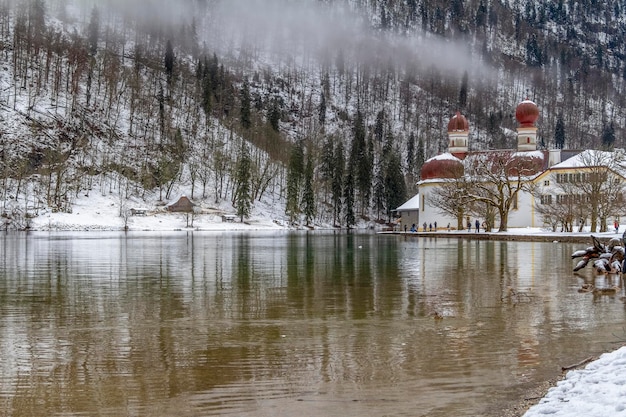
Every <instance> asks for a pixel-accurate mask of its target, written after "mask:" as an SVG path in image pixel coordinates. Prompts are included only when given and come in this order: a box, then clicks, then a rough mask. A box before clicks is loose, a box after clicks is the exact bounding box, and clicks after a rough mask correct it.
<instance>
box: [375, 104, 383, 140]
mask: <svg viewBox="0 0 626 417" xmlns="http://www.w3.org/2000/svg"><path fill="white" fill-rule="evenodd" d="M384 134H385V111H384V110H381V111H379V112H378V114H377V115H376V124H375V125H374V136H375V137H376V140H377V141H378V142H379V143H382V141H383V136H384Z"/></svg>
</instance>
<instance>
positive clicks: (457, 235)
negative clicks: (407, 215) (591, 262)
mask: <svg viewBox="0 0 626 417" xmlns="http://www.w3.org/2000/svg"><path fill="white" fill-rule="evenodd" d="M524 230H526V229H521V230H515V231H507V232H479V233H476V232H466V231H463V232H461V231H450V232H448V231H439V232H398V231H387V232H379V233H380V234H391V235H398V236H405V237H412V238H431V239H432V238H435V239H438V238H442V239H466V240H498V241H509V242H552V243H588V242H589V239H590V238H591V236H594V237H596V238H598V239H599V240H601V241H603V240H609V239H612V238H620V239H621V237H622V236H621V234H620V233H614V232H602V233H590V232H572V233H565V232H562V233H559V232H533V231H529V232H528V233H524Z"/></svg>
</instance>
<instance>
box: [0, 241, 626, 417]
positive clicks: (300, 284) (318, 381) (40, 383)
mask: <svg viewBox="0 0 626 417" xmlns="http://www.w3.org/2000/svg"><path fill="white" fill-rule="evenodd" d="M1 239H2V246H1V248H0V357H1V358H2V361H1V362H0V409H2V410H5V411H3V412H4V413H6V415H11V416H26V415H28V416H32V415H53V414H57V415H78V414H80V415H99V416H100V415H105V416H106V415H111V416H113V415H116V416H117V415H151V416H170V415H174V414H176V415H180V416H200V415H203V416H204V415H225V414H232V415H250V416H264V415H268V416H269V415H272V416H275V415H285V416H288V415H289V416H290V415H336V414H337V413H338V412H339V411H340V412H341V414H343V415H345V416H368V415H371V416H379V415H383V414H388V415H412V416H415V415H418V416H419V415H428V416H449V415H458V416H475V415H487V414H488V413H487V411H486V410H489V409H491V408H492V407H493V409H497V407H498V405H499V404H501V403H505V402H506V401H509V400H512V399H514V398H516V397H519V396H523V393H524V391H525V389H526V388H527V386H528V384H532V383H533V382H535V381H538V380H542V379H544V378H547V377H548V376H553V375H556V374H557V372H558V367H559V366H561V365H564V364H570V363H573V362H576V361H577V360H578V359H580V358H582V357H587V356H589V355H591V354H597V353H600V352H602V351H604V350H606V349H611V348H613V347H615V346H616V345H615V344H614V342H616V341H617V338H616V336H615V331H616V329H619V328H620V326H621V323H622V322H623V318H624V307H623V305H624V304H623V302H622V300H621V298H620V297H621V295H622V294H621V292H620V293H618V294H615V295H613V296H601V297H594V296H592V295H591V294H580V293H578V291H577V288H578V287H580V284H581V283H582V282H586V281H590V280H592V281H593V280H597V279H600V278H597V277H595V276H594V275H580V276H576V275H573V274H572V272H571V268H572V264H571V259H570V258H569V254H570V253H571V252H572V251H573V247H572V246H571V245H567V244H558V245H557V244H547V243H530V242H523V243H522V242H517V243H516V242H487V241H466V240H456V239H416V238H411V239H404V238H401V237H397V236H381V235H375V234H344V233H336V234H333V233H326V234H324V233H320V234H316V233H278V234H276V233H272V234H265V233H257V234H220V233H197V232H196V233H189V234H187V233H170V234H154V233H145V234H140V233H136V234H126V235H124V234H117V233H102V234H75V233H74V234H72V233H67V234H64V233H56V234H43V233H42V234H30V235H23V234H14V235H11V234H8V235H3V236H2V238H1ZM620 284H621V282H620ZM485 413H487V414H485ZM493 415H497V414H493Z"/></svg>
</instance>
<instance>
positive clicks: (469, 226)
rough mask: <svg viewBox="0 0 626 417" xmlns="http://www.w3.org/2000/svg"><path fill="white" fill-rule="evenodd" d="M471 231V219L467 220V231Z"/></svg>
mask: <svg viewBox="0 0 626 417" xmlns="http://www.w3.org/2000/svg"><path fill="white" fill-rule="evenodd" d="M471 231H472V222H471V221H469V220H468V221H467V233H469V232H471Z"/></svg>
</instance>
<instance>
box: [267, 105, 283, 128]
mask: <svg viewBox="0 0 626 417" xmlns="http://www.w3.org/2000/svg"><path fill="white" fill-rule="evenodd" d="M267 120H268V122H269V124H270V126H272V129H274V130H275V131H276V132H278V130H279V129H280V104H279V103H278V98H274V100H272V105H271V107H270V109H269V111H268V114H267Z"/></svg>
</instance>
